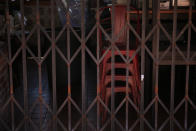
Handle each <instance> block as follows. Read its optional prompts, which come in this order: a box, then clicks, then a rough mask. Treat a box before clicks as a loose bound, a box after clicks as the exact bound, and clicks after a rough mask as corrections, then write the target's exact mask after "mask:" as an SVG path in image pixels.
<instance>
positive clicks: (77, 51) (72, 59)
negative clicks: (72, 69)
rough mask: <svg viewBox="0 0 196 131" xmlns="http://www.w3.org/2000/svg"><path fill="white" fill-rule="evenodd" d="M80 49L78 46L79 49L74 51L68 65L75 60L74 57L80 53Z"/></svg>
mask: <svg viewBox="0 0 196 131" xmlns="http://www.w3.org/2000/svg"><path fill="white" fill-rule="evenodd" d="M81 49H82V46H80V47H79V48H78V49H77V50H76V52H75V53H74V54H73V56H72V57H71V59H70V64H71V63H72V62H73V61H74V59H75V58H76V56H77V55H78V54H79V53H80V51H81Z"/></svg>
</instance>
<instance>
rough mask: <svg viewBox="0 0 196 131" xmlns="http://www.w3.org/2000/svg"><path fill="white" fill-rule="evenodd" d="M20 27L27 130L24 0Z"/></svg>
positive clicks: (26, 127) (21, 8)
mask: <svg viewBox="0 0 196 131" xmlns="http://www.w3.org/2000/svg"><path fill="white" fill-rule="evenodd" d="M20 11H21V21H20V22H21V29H22V64H23V88H24V112H25V115H24V118H25V131H28V130H29V129H28V121H27V120H28V96H27V95H28V94H27V60H26V40H25V39H26V38H25V27H24V0H20Z"/></svg>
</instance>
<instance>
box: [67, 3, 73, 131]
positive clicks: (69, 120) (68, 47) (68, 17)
mask: <svg viewBox="0 0 196 131" xmlns="http://www.w3.org/2000/svg"><path fill="white" fill-rule="evenodd" d="M66 12H67V13H66V16H67V19H66V20H67V23H66V24H67V26H68V27H67V58H68V62H69V63H68V66H67V70H68V130H69V131H71V120H72V119H71V67H70V66H71V65H70V64H71V63H70V59H71V55H70V50H71V49H70V27H69V25H70V14H69V0H67V10H66Z"/></svg>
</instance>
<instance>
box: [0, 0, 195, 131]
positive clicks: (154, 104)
mask: <svg viewBox="0 0 196 131" xmlns="http://www.w3.org/2000/svg"><path fill="white" fill-rule="evenodd" d="M80 2H81V36H79V35H78V34H77V33H76V31H75V30H74V29H73V28H72V26H71V24H70V14H69V11H68V9H67V13H66V16H65V17H66V18H67V22H66V24H65V25H64V27H63V28H62V29H61V31H60V33H59V34H56V32H55V13H54V12H55V6H56V4H55V3H56V2H55V0H51V1H50V3H51V4H50V7H51V8H50V9H51V36H49V35H48V34H47V32H46V30H45V29H44V28H43V27H42V25H41V24H40V11H39V0H37V1H36V25H35V27H34V28H33V29H32V31H31V32H30V34H29V35H28V36H26V35H25V26H24V21H25V20H24V12H25V10H24V0H20V12H21V21H20V25H21V36H18V39H19V40H20V42H21V46H20V48H19V49H18V50H17V51H16V53H15V54H11V53H12V51H11V46H12V44H13V43H12V42H11V32H10V26H11V25H10V22H9V21H10V17H9V13H10V11H9V1H8V0H7V1H6V0H5V16H6V23H5V26H4V27H3V28H2V29H1V31H6V32H7V33H6V38H7V40H6V43H7V45H8V55H9V57H8V58H6V57H5V59H6V60H7V63H5V64H7V65H8V67H9V81H10V82H9V87H10V89H9V90H10V96H9V99H8V100H7V101H5V102H4V105H3V106H2V107H1V108H0V111H1V113H2V112H5V108H6V107H7V106H8V104H10V105H11V106H10V107H11V109H10V114H9V115H10V116H11V119H10V123H9V124H6V123H5V122H4V121H3V119H2V117H0V123H1V125H2V126H3V129H5V130H8V131H9V130H12V131H14V130H25V131H28V130H29V125H31V128H32V129H31V130H36V131H37V130H44V129H42V128H41V125H36V124H35V123H34V122H33V121H32V120H31V117H30V114H31V111H32V110H33V108H34V107H35V106H36V104H37V103H40V104H41V105H42V106H45V107H46V108H47V109H48V111H49V112H50V114H51V116H52V117H51V119H50V120H49V121H48V123H49V125H52V126H51V127H52V128H51V129H48V130H54V131H56V130H57V127H59V126H60V128H61V129H62V130H80V129H81V130H89V129H88V128H87V127H90V130H105V128H106V127H107V125H109V124H110V130H112V131H114V130H117V129H116V127H117V126H118V127H119V128H120V130H126V131H128V130H135V126H136V125H139V130H141V131H144V130H146V127H148V128H149V130H155V131H157V130H163V129H164V128H165V126H166V124H168V123H169V128H168V130H171V131H172V130H175V126H177V127H178V129H179V130H186V131H187V130H188V131H191V130H193V129H194V128H195V126H196V121H193V123H191V124H188V120H189V118H188V113H189V109H188V105H189V104H190V105H191V106H192V108H193V111H194V112H195V110H196V105H195V102H194V101H193V100H192V99H191V98H190V97H189V79H190V78H189V74H190V66H191V65H195V64H196V61H194V60H195V57H196V53H193V54H191V46H190V45H191V30H194V31H196V27H195V25H194V24H193V23H192V6H189V9H187V10H186V11H187V14H186V15H188V18H189V19H188V23H187V24H186V25H185V27H184V28H183V29H182V30H181V31H180V33H177V31H176V30H177V14H178V8H177V0H175V2H174V3H175V4H174V8H173V9H172V12H173V31H172V34H171V35H170V34H169V33H168V32H167V30H166V29H165V27H164V26H163V25H162V23H161V20H160V12H161V11H160V8H159V6H157V5H160V0H157V1H154V2H153V4H154V5H155V6H156V7H158V8H157V9H154V10H155V12H156V17H155V21H156V23H155V24H154V26H153V28H152V29H151V30H150V31H149V33H147V32H146V30H147V23H146V22H147V21H146V19H147V15H148V11H147V6H146V5H147V1H146V0H144V1H143V2H142V13H141V18H142V20H141V23H142V27H141V35H140V34H138V33H137V32H136V31H135V29H134V27H133V25H132V24H131V23H130V22H129V21H130V17H129V15H130V14H128V19H127V23H126V26H125V28H123V29H122V30H127V36H128V38H127V57H124V56H123V55H121V57H122V59H123V60H124V62H125V63H126V64H127V71H128V66H129V64H130V62H131V61H132V59H133V57H129V54H128V50H129V43H130V42H129V33H130V32H131V33H133V34H134V36H135V37H136V38H137V39H138V40H139V43H140V44H139V46H138V48H137V50H136V52H135V53H134V54H133V56H135V55H139V56H141V60H140V61H139V63H140V65H141V71H140V73H141V101H140V105H139V107H137V106H136V105H135V104H134V102H133V101H132V99H131V98H130V96H129V93H128V88H129V86H128V83H127V85H126V86H127V87H126V88H127V92H126V96H125V97H124V99H123V101H122V102H120V104H119V105H118V107H115V105H116V101H115V93H114V88H115V82H114V75H115V70H114V63H115V59H114V51H116V50H117V51H118V52H119V54H120V50H119V49H118V47H116V45H115V40H116V38H117V37H119V36H120V33H119V35H118V36H115V34H114V32H112V35H111V37H110V36H109V35H108V34H107V33H106V31H105V30H104V29H103V27H102V26H101V24H100V14H101V12H100V10H99V0H95V2H97V8H96V24H95V25H94V26H93V28H92V30H91V31H90V32H89V34H87V36H86V29H85V0H81V1H80ZM129 2H130V0H129ZM190 2H191V1H190ZM67 3H68V8H69V1H67ZM112 3H115V0H112ZM127 5H129V4H127ZM190 5H192V4H190ZM112 8H114V4H112ZM129 8H130V7H129V6H127V12H129ZM144 12H145V13H144ZM114 17H115V11H114V10H112V19H111V21H112V30H114V28H115V27H114ZM98 29H100V30H101V32H102V33H103V34H104V35H105V37H107V39H108V40H109V41H110V43H111V44H110V47H109V48H108V49H107V51H106V52H105V54H103V55H102V56H101V54H100V45H99V43H100V41H99V39H97V41H96V45H97V48H96V56H94V55H93V53H92V52H91V51H90V50H89V48H88V47H87V46H86V42H87V41H88V39H89V38H90V37H91V35H92V34H93V32H94V31H96V30H97V32H96V34H97V38H99V35H100V34H99V31H98ZM65 30H67V33H66V36H67V41H65V44H67V57H66V56H64V53H62V51H61V50H60V49H59V48H58V47H57V46H56V43H57V41H58V39H59V37H60V36H61V35H62V34H63V32H64V31H65ZM186 30H188V43H187V51H186V53H185V54H184V53H183V52H182V51H181V49H180V48H179V47H178V45H177V44H176V42H177V41H178V39H179V38H180V37H181V36H182V35H183V34H184V32H185V31H186ZM161 31H163V32H164V34H165V36H166V37H167V38H168V40H169V42H170V46H169V47H168V48H167V49H166V50H165V51H164V53H163V54H162V55H161V56H160V55H159V53H160V52H159V43H160V32H161ZM40 32H43V33H44V35H45V36H46V37H47V38H48V40H49V41H50V48H49V49H48V50H47V51H46V53H45V54H42V55H43V56H42V55H41V45H42V43H41V41H40V37H39V36H40ZM70 32H73V34H74V35H75V37H76V38H77V39H78V41H79V42H80V43H81V45H80V47H79V48H78V49H77V51H76V52H75V53H74V55H73V56H71V55H70V44H71V40H70ZM33 33H37V36H38V41H37V44H38V54H37V56H36V55H35V54H33V52H32V51H31V49H30V48H29V47H28V45H27V41H28V40H29V39H30V37H31V36H32V34H33ZM152 36H154V39H153V41H154V42H155V43H156V44H155V45H156V46H155V47H156V48H154V49H153V51H151V50H150V49H149V48H148V46H147V45H146V43H147V41H148V40H149V39H150V38H151V37H152ZM109 50H111V52H112V63H113V64H112V71H111V77H112V83H111V86H112V88H111V92H112V93H111V107H107V106H106V105H105V104H104V102H103V100H102V99H101V97H100V86H99V83H100V79H99V78H100V76H99V72H100V68H99V66H100V64H101V62H102V60H103V58H104V57H105V56H106V54H107V52H108V51H109ZM169 51H171V62H168V63H166V65H170V66H171V75H170V77H171V83H170V106H169V107H170V108H167V107H166V106H165V105H164V103H163V102H162V100H161V99H160V98H159V83H158V82H159V65H161V61H162V60H163V58H164V57H165V56H166V55H167V53H168V52H169ZM27 52H28V53H29V54H30V55H31V57H32V58H33V60H34V61H35V62H36V63H37V66H38V80H39V96H38V97H37V100H36V102H35V103H34V104H33V106H32V107H30V108H29V103H28V93H27V90H28V84H27V82H28V81H27V59H26V58H27ZM177 52H178V53H179V54H180V55H181V56H182V57H183V60H184V61H183V62H182V65H183V63H185V64H184V65H185V66H186V84H185V88H184V89H185V90H184V98H183V99H182V100H181V102H180V103H179V104H178V105H177V106H175V104H174V94H175V68H176V57H175V55H176V53H177ZM0 53H1V56H5V55H4V53H3V52H0ZM19 53H22V73H23V90H24V94H23V96H24V106H21V105H20V104H19V102H18V101H17V100H16V99H15V96H14V79H13V69H12V68H13V67H12V66H13V64H14V61H15V59H16V58H17V56H18V55H19ZM49 53H51V54H52V57H51V59H52V71H51V72H52V96H53V97H52V107H50V106H48V105H47V103H45V102H44V100H43V98H42V84H43V83H42V73H41V72H42V63H43V62H44V60H45V59H46V57H47V56H48V54H49ZM57 53H58V54H59V55H60V56H61V57H62V59H63V60H64V62H65V63H66V67H67V70H68V72H67V73H68V74H67V75H68V85H67V87H66V89H67V93H68V96H67V98H66V99H65V100H64V102H63V104H62V105H61V106H60V108H58V106H57V86H56V79H57V78H56V62H57V61H56V55H57ZM79 53H81V66H80V67H81V91H82V96H81V99H82V107H81V108H80V107H79V106H78V105H77V104H76V102H75V101H74V100H73V99H72V95H71V94H72V93H73V92H72V87H71V64H72V62H73V60H74V59H75V58H76V56H77V55H78V54H79ZM86 54H88V55H90V57H91V58H92V59H93V61H94V62H95V64H96V65H97V86H96V90H97V96H96V98H95V99H94V100H93V102H92V103H91V104H90V106H88V107H87V103H86V97H87V96H86V94H87V93H86V84H87V82H88V81H86V68H85V66H86V63H85V61H86ZM146 54H148V55H149V56H150V57H151V59H152V61H153V72H154V74H153V80H154V84H153V89H154V90H153V92H154V97H153V99H152V101H151V102H149V103H148V105H147V106H145V100H144V93H145V92H144V90H145V85H144V80H145V77H144V74H145V57H146ZM126 80H127V81H128V73H127V76H126ZM168 93H169V92H168ZM159 104H160V105H161V106H162V108H163V109H164V110H165V112H167V114H168V118H167V119H166V120H165V121H164V122H162V123H161V125H159V124H158V120H159V117H161V116H160V114H159V112H158V111H159V106H158V105H159ZM183 104H185V106H184V107H185V112H184V114H181V115H183V116H184V123H183V124H180V123H179V122H178V120H177V119H176V118H175V113H176V112H177V111H178V110H179V109H180V108H182V105H183ZM66 105H67V106H68V111H67V112H68V117H67V118H66V119H67V120H68V124H67V125H65V124H64V123H62V121H61V120H60V119H59V117H58V114H59V112H61V111H62V110H63V108H64V107H65V106H66ZM123 105H125V110H126V111H125V114H126V115H125V116H124V119H125V122H124V123H123V124H122V123H120V122H119V121H118V119H117V118H116V114H117V113H118V111H119V110H120V109H121V108H122V107H123ZM93 106H96V108H97V111H96V113H97V114H96V115H97V118H96V126H95V125H93V124H92V123H91V122H90V120H88V113H89V112H90V111H91V109H92V108H93ZM100 106H103V107H104V108H105V109H106V110H107V112H108V114H109V116H108V119H107V121H106V122H105V123H102V118H101V112H100V110H99V109H100ZM129 106H132V107H133V108H134V109H135V111H136V112H137V114H138V117H137V119H135V121H134V123H133V124H131V125H130V124H129V122H128V121H129V118H128V117H129V115H128V114H129V113H131V112H130V110H129ZM73 107H74V108H76V109H77V110H78V112H79V113H80V119H79V121H78V122H77V123H76V124H75V125H74V126H73V125H72V115H73V114H72V113H71V110H72V108H73ZM15 108H18V109H19V110H20V111H21V112H22V114H23V115H24V117H23V119H22V120H21V122H20V123H19V124H18V125H16V124H15V121H14V119H15V117H16V114H15V113H14V110H15ZM150 108H153V110H154V115H153V124H151V123H150V122H148V120H147V119H146V117H145V114H146V112H148V110H149V109H150ZM40 112H41V110H40ZM79 125H81V128H79ZM78 128H79V129H78Z"/></svg>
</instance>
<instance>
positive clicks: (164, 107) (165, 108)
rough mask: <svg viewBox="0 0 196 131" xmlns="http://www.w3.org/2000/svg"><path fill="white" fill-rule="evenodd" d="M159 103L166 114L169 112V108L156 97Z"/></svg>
mask: <svg viewBox="0 0 196 131" xmlns="http://www.w3.org/2000/svg"><path fill="white" fill-rule="evenodd" d="M158 101H159V103H160V104H161V106H162V107H163V109H164V110H165V111H166V112H167V114H169V110H168V109H167V107H166V106H165V105H164V104H163V102H162V101H161V99H158Z"/></svg>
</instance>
